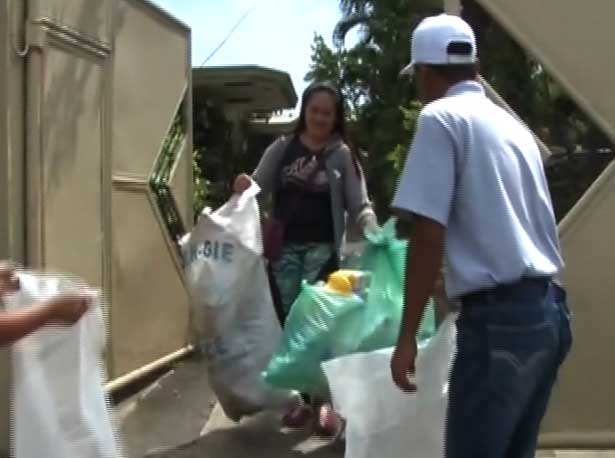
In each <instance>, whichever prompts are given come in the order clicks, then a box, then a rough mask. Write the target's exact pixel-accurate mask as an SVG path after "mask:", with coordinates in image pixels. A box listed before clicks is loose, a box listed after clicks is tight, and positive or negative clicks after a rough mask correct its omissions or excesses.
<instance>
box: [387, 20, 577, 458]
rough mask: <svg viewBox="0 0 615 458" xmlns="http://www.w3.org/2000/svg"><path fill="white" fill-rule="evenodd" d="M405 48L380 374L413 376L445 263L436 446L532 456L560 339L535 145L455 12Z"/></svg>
mask: <svg viewBox="0 0 615 458" xmlns="http://www.w3.org/2000/svg"><path fill="white" fill-rule="evenodd" d="M411 48H412V62H411V63H410V64H409V65H408V66H407V67H406V68H404V69H403V70H402V73H403V74H413V75H414V78H415V79H416V83H417V85H418V90H419V94H420V96H421V99H422V101H423V102H424V103H425V106H424V108H423V110H422V111H421V114H420V116H419V120H418V124H417V130H416V134H415V137H414V140H413V142H412V146H411V148H410V152H409V154H408V159H407V161H406V164H405V167H404V170H403V172H402V175H401V178H400V182H399V185H398V188H397V192H396V195H395V198H394V200H393V205H392V206H393V208H394V210H395V211H396V213H397V214H398V215H399V216H400V218H402V219H404V218H411V220H412V221H413V234H412V241H413V243H412V246H413V250H412V254H411V255H410V254H409V256H408V260H407V267H406V279H407V280H406V283H407V287H406V297H405V307H404V319H403V323H402V327H401V331H400V337H399V342H398V345H397V348H396V351H395V354H394V356H393V359H392V361H391V371H392V375H393V379H394V381H395V383H396V384H397V385H398V386H399V387H400V388H401V389H403V390H409V391H412V390H414V389H416V387H415V386H414V385H413V384H412V383H411V382H410V381H409V379H408V374H409V373H410V374H411V373H413V372H414V360H415V357H416V340H415V335H416V331H417V328H418V325H419V322H420V320H421V316H422V314H423V311H424V307H425V303H426V302H427V299H428V297H429V296H430V295H431V294H432V292H433V287H434V283H435V281H436V278H437V277H438V274H439V271H440V268H441V265H442V263H443V262H444V263H445V264H446V278H445V287H446V294H447V296H448V299H449V300H450V301H454V302H457V303H459V304H460V310H461V311H460V315H459V318H458V321H457V354H456V357H455V362H454V365H453V370H452V373H451V379H450V386H449V405H448V414H447V424H446V438H445V453H446V458H533V457H534V453H535V449H536V443H537V437H538V431H539V427H540V423H541V421H542V418H543V416H544V414H545V410H546V407H547V405H548V401H549V397H550V394H551V390H552V387H553V384H554V383H555V379H556V376H557V373H558V370H559V367H560V365H561V364H562V362H563V361H564V359H565V357H566V355H567V354H568V352H569V350H570V347H571V344H572V333H571V329H570V314H569V312H568V309H567V307H566V297H565V292H564V290H563V289H562V288H561V287H560V286H559V285H558V284H557V283H556V277H557V276H558V275H559V273H560V271H561V269H562V267H563V261H562V258H561V255H560V250H559V241H558V237H557V227H556V223H555V218H554V215H553V208H552V204H551V198H550V195H549V191H548V187H547V181H546V178H545V174H544V170H543V165H542V160H541V157H540V153H539V150H538V147H537V145H536V143H535V141H534V138H533V136H532V134H531V133H530V132H529V131H528V129H527V128H526V127H525V126H523V125H522V124H521V123H519V122H518V121H517V120H515V118H514V117H513V116H511V115H510V114H508V113H507V112H506V111H504V110H503V109H501V108H500V107H498V106H496V105H495V104H494V103H492V102H491V101H490V100H489V99H488V98H487V97H486V95H485V92H484V90H483V88H482V86H481V85H480V83H479V82H478V81H477V77H478V74H477V50H476V40H475V37H474V33H473V31H472V29H471V27H470V26H469V25H468V24H467V23H466V22H465V21H463V20H462V19H461V18H458V17H456V16H449V15H445V14H442V15H439V16H434V17H429V18H427V19H425V20H424V21H423V22H421V24H419V26H418V27H417V28H416V30H415V31H414V33H413V36H412V46H411ZM419 390H420V387H419Z"/></svg>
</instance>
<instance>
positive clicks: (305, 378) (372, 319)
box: [263, 220, 435, 394]
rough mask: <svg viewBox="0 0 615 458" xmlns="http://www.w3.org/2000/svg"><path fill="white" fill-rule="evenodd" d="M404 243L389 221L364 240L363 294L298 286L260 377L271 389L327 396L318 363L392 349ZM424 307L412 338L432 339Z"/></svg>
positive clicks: (431, 323) (396, 329)
mask: <svg viewBox="0 0 615 458" xmlns="http://www.w3.org/2000/svg"><path fill="white" fill-rule="evenodd" d="M406 252H407V243H406V242H404V241H401V240H398V239H397V238H396V237H395V220H390V221H388V222H387V224H385V225H384V226H383V227H382V229H381V230H380V231H378V232H377V233H374V234H370V235H368V246H367V249H366V250H365V252H364V254H363V255H362V258H361V262H360V264H361V270H363V271H366V272H369V273H370V274H371V281H370V287H369V289H368V291H366V294H364V295H362V296H358V295H355V294H351V295H344V294H338V293H334V292H331V291H330V290H328V289H327V288H325V287H324V286H323V285H309V284H307V283H305V282H304V284H303V285H302V289H301V293H300V294H299V297H298V298H297V300H296V301H295V303H294V304H293V306H292V308H291V311H290V314H289V316H288V317H287V320H286V326H285V329H284V334H283V337H282V341H281V344H280V347H279V348H278V350H277V352H276V353H275V354H274V355H273V357H272V359H271V361H270V363H269V366H268V367H267V369H266V371H265V372H264V374H263V375H264V378H265V380H266V381H267V382H268V383H269V384H270V385H272V386H275V387H278V388H286V389H292V390H297V391H300V392H303V393H313V394H316V393H322V394H325V393H326V392H327V382H326V378H325V375H324V373H323V371H322V369H321V363H322V362H324V361H328V360H330V359H333V358H337V357H340V356H344V355H348V354H351V353H356V352H370V351H374V350H379V349H382V348H387V347H391V346H393V345H395V344H396V342H397V338H398V335H399V328H400V324H401V316H402V309H403V297H404V271H405V259H406ZM434 322H435V320H434V316H433V307H432V305H431V304H428V307H427V309H426V313H425V316H424V318H423V321H422V324H421V328H420V330H419V333H418V339H419V340H424V339H426V338H429V337H431V336H432V335H433V333H434V331H435V329H434V328H435V326H434Z"/></svg>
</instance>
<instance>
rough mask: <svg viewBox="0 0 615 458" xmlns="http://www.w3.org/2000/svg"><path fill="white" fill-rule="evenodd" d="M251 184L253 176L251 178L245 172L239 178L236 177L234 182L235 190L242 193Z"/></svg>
mask: <svg viewBox="0 0 615 458" xmlns="http://www.w3.org/2000/svg"><path fill="white" fill-rule="evenodd" d="M250 186H252V178H250V177H249V176H248V175H246V174H245V173H242V174H241V175H239V176H238V177H237V178H235V182H234V183H233V192H235V193H237V194H242V193H243V192H244V191H246V190H247V189H248V188H249V187H250Z"/></svg>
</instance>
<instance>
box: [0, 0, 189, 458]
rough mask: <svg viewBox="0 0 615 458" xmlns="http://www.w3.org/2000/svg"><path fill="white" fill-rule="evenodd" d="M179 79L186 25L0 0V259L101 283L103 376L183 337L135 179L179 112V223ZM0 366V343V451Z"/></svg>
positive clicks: (131, 3) (3, 382)
mask: <svg viewBox="0 0 615 458" xmlns="http://www.w3.org/2000/svg"><path fill="white" fill-rule="evenodd" d="M26 5H27V9H26ZM26 10H27V18H26V17H25V15H26ZM26 19H27V20H28V21H29V24H30V33H29V35H28V37H29V42H28V45H29V47H28V52H27V53H26V54H25V55H24V56H23V57H19V56H18V55H17V54H16V52H15V50H14V49H13V46H14V45H15V46H20V47H23V45H24V43H23V36H24V25H25V24H26ZM190 87H191V59H190V30H189V29H188V28H187V27H186V26H184V25H183V24H181V23H180V22H178V21H176V20H175V19H173V18H171V17H169V16H168V15H167V14H166V13H164V12H163V11H161V10H159V9H158V8H156V7H154V6H153V5H151V4H150V3H148V2H146V1H144V0H11V1H10V2H8V1H5V2H0V258H6V257H10V258H13V259H15V260H16V261H18V262H22V263H24V264H26V265H28V266H29V267H33V268H37V269H44V270H45V271H48V272H66V273H70V274H72V275H77V276H79V277H81V278H84V279H85V280H87V281H88V282H89V283H90V284H91V285H93V286H95V287H98V288H101V289H102V290H103V291H104V292H105V295H106V297H107V298H108V299H109V301H108V302H109V307H108V309H107V312H108V317H107V318H108V331H109V335H110V340H109V342H110V345H109V348H108V362H109V365H108V369H109V372H110V375H111V377H112V378H117V377H119V376H121V375H124V374H126V373H128V372H131V371H133V370H136V369H138V368H140V367H141V366H143V365H145V364H147V363H150V362H152V361H154V360H156V359H158V358H160V357H163V356H166V355H167V354H169V353H173V352H175V351H176V350H178V349H180V348H182V347H184V346H185V345H186V344H187V341H188V325H189V307H188V295H187V293H186V289H185V286H184V283H183V277H182V268H181V265H180V262H179V259H178V255H177V253H176V250H175V246H174V242H173V241H172V240H171V238H170V236H169V233H168V230H167V227H166V225H165V223H164V220H163V215H162V214H161V212H160V209H159V206H158V203H157V200H156V199H155V197H154V194H153V192H152V189H151V188H150V185H149V180H150V177H151V175H152V173H153V171H154V169H155V166H156V163H157V161H158V158H159V156H160V154H161V151H162V145H163V142H164V140H165V138H166V136H167V133H168V132H169V129H170V127H171V125H172V123H173V121H174V119H175V117H176V114H177V112H178V110H183V114H184V119H185V120H186V121H185V126H184V128H185V136H184V138H183V142H182V144H181V146H180V147H179V151H178V154H177V157H176V163H175V165H174V167H173V170H174V171H173V175H172V183H171V189H172V193H173V194H174V198H175V201H176V202H177V205H178V207H179V212H180V213H181V215H182V217H183V218H184V219H185V221H184V222H185V225H186V226H187V227H188V228H189V227H190V226H191V221H192V205H191V203H192V202H191V194H192V184H191V182H192V172H191V160H190V158H191V152H192V136H191V125H190V123H191V120H192V113H191V103H192V99H191V89H190ZM26 163H27V167H26V166H25V164H26ZM9 366H10V365H9V363H8V359H7V354H6V352H4V353H0V456H1V454H2V452H3V451H5V450H6V448H7V446H8V432H9V428H8V419H9V413H8V407H7V406H8V393H9V383H10V380H9V377H8V376H7V374H8V372H9ZM2 400H4V401H5V402H2Z"/></svg>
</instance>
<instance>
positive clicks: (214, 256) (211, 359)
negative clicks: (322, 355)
mask: <svg viewBox="0 0 615 458" xmlns="http://www.w3.org/2000/svg"><path fill="white" fill-rule="evenodd" d="M259 191H260V190H259V188H258V186H257V185H256V184H253V185H252V186H251V187H250V188H249V189H248V190H247V191H245V192H244V193H243V194H241V195H237V194H236V195H233V197H231V199H230V200H229V201H228V202H227V203H226V204H225V205H223V206H222V207H220V208H219V209H218V210H216V211H215V212H213V213H210V212H204V213H203V214H202V215H201V217H200V219H199V221H198V223H197V224H196V226H195V227H194V229H193V231H192V232H191V233H190V234H189V235H187V236H186V237H185V238H184V239H183V240H182V242H181V245H182V253H183V256H184V260H185V270H186V279H187V283H188V287H189V290H190V296H191V302H192V307H193V328H194V330H195V331H196V334H197V335H198V339H199V346H200V347H201V350H202V351H203V353H204V354H205V356H206V359H207V363H208V370H209V376H210V381H211V384H212V388H213V389H214V392H215V393H216V395H217V397H218V401H219V402H220V405H221V406H222V408H223V410H224V412H225V414H226V415H227V416H228V417H229V418H230V419H232V420H235V421H238V420H240V419H241V417H242V416H244V415H251V414H254V413H256V412H258V411H260V410H263V409H277V408H282V407H285V406H287V405H289V404H290V403H293V402H298V396H297V394H296V393H293V392H290V391H287V390H279V389H274V388H272V387H270V386H268V385H267V384H266V383H265V382H264V380H263V378H262V376H261V372H262V371H263V369H264V368H265V367H266V365H267V363H268V362H269V359H270V358H271V355H272V354H273V352H274V350H275V349H276V347H277V345H278V342H279V340H280V338H281V335H282V330H281V328H280V324H279V322H278V319H277V316H276V313H275V309H274V307H273V301H272V299H271V291H270V288H269V280H268V277H267V272H266V270H265V263H264V259H263V256H262V255H263V242H262V234H261V224H260V215H259V209H258V203H257V200H256V195H257V194H258V192H259Z"/></svg>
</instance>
